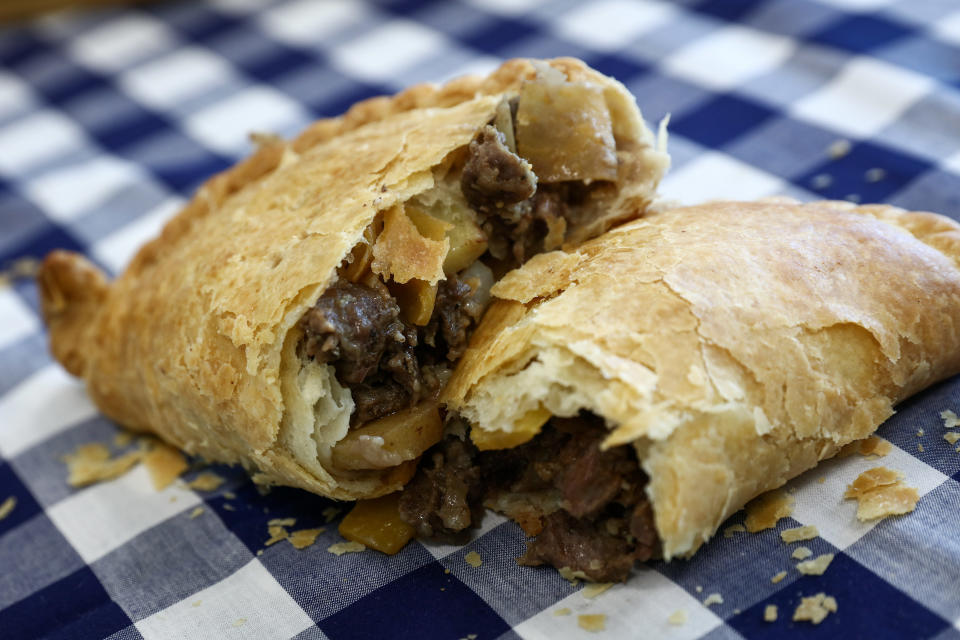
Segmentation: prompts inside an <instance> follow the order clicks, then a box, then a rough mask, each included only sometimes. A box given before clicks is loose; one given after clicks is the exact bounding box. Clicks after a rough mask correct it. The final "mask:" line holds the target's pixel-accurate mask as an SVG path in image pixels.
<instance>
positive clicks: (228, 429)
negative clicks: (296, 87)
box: [39, 59, 667, 498]
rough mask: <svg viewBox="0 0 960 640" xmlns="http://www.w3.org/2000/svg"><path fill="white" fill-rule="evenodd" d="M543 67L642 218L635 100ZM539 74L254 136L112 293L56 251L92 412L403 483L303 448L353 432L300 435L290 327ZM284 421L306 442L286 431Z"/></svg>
mask: <svg viewBox="0 0 960 640" xmlns="http://www.w3.org/2000/svg"><path fill="white" fill-rule="evenodd" d="M546 64H548V65H549V66H551V67H553V68H555V69H559V70H560V71H562V72H564V73H565V74H566V75H567V76H568V79H570V80H581V79H583V80H589V81H591V82H593V83H596V84H598V85H599V86H601V87H603V90H604V92H605V95H606V96H607V97H608V104H609V108H610V110H611V112H612V113H614V115H615V123H616V124H615V127H614V133H615V135H619V136H621V138H620V139H618V140H617V142H618V153H619V151H620V147H619V144H620V142H621V141H623V142H624V144H625V146H627V147H630V148H629V149H627V151H628V152H629V153H632V154H633V156H632V157H635V158H639V160H638V161H637V162H635V163H625V166H630V167H635V168H637V172H638V173H637V175H624V176H621V178H622V179H623V181H622V184H623V185H625V187H624V188H623V189H622V190H621V192H620V193H619V197H618V201H617V205H616V209H617V211H616V212H615V214H616V215H614V216H611V218H610V219H609V222H610V223H612V222H614V221H616V219H617V216H619V218H620V219H623V218H627V217H633V216H636V215H639V214H641V213H642V211H643V209H644V207H645V206H646V205H647V204H648V203H649V201H650V199H651V198H652V194H653V192H654V190H655V187H656V184H657V182H658V180H659V177H660V176H661V175H662V173H663V170H664V169H665V166H666V163H667V160H666V156H665V154H663V153H662V152H660V151H658V150H656V149H654V144H653V142H654V141H653V138H652V134H651V133H650V131H649V130H648V129H647V128H646V127H645V125H644V124H643V121H642V119H641V117H640V114H639V111H638V110H637V109H636V105H635V104H634V102H633V98H632V96H630V94H629V92H627V91H626V89H625V88H624V87H623V86H622V85H621V84H619V83H617V82H616V81H614V80H612V79H610V78H607V77H605V76H603V75H601V74H599V73H597V72H595V71H593V70H591V69H589V68H588V67H586V65H584V64H583V63H582V62H579V61H577V60H571V59H559V60H553V61H549V62H547V63H546ZM536 74H537V66H536V65H535V63H534V62H532V61H528V60H513V61H509V62H507V63H505V64H504V65H503V66H502V67H500V69H498V70H497V71H495V72H494V73H492V74H491V75H490V76H488V77H486V78H476V77H467V78H460V79H458V80H454V81H452V82H450V83H448V84H447V85H445V86H443V87H433V86H427V85H421V86H417V87H413V88H411V89H408V90H406V91H404V92H402V93H400V94H398V95H396V96H393V97H390V98H388V97H380V98H373V99H371V100H366V101H364V102H361V103H358V104H357V105H355V106H354V107H352V108H351V109H350V110H349V111H348V112H347V113H346V114H345V115H343V116H340V117H337V118H330V119H326V120H321V121H319V122H317V123H315V124H313V125H312V126H310V127H309V128H308V129H307V130H306V131H304V132H303V133H302V134H301V135H300V136H299V137H297V138H296V139H295V140H293V141H292V142H290V143H285V142H283V141H282V140H278V139H266V140H265V141H264V142H263V143H262V144H261V146H260V148H259V149H258V150H257V151H256V152H255V153H254V154H253V155H252V156H251V157H250V158H248V159H246V160H244V161H243V162H241V163H239V164H238V165H236V166H235V167H233V168H231V169H229V170H227V171H225V172H223V173H221V174H219V175H217V176H214V177H213V178H211V179H210V180H208V181H207V182H206V183H205V184H204V185H203V186H201V187H200V189H199V190H198V191H197V193H196V195H195V196H194V197H193V198H192V199H191V200H190V202H189V203H188V204H187V205H186V207H185V208H184V209H183V210H182V211H181V212H180V213H179V214H178V215H177V216H176V217H174V218H173V219H172V220H171V221H170V222H169V223H168V224H167V225H166V226H165V227H164V229H163V231H162V233H161V234H160V236H159V237H157V238H156V239H154V240H153V241H151V242H149V243H148V244H146V245H145V246H144V247H143V248H142V249H141V250H140V251H139V252H138V253H137V255H136V256H135V257H134V258H133V260H132V262H131V264H130V265H129V267H128V268H127V270H126V271H125V272H124V273H123V274H122V275H121V276H120V277H118V278H117V279H116V280H115V281H114V282H112V283H109V284H108V283H107V281H106V279H105V278H104V277H103V275H102V274H101V273H99V271H98V270H97V269H96V268H95V267H94V266H93V265H92V264H90V263H89V262H88V261H86V260H85V259H84V258H83V257H81V256H79V255H76V254H70V253H66V252H55V253H53V254H51V255H50V256H49V257H48V258H47V260H46V261H45V262H44V265H43V268H42V271H41V273H40V274H39V281H40V284H41V302H42V305H43V310H44V316H45V319H46V321H47V324H48V326H49V329H50V338H51V347H52V350H53V353H54V355H55V356H56V357H57V359H58V360H60V361H61V362H62V363H63V364H64V365H65V366H66V367H67V368H68V370H69V371H70V372H71V373H73V374H75V375H78V376H80V377H82V378H84V379H85V381H86V383H87V387H88V391H89V393H90V395H91V397H92V398H93V400H94V401H95V403H96V404H97V405H98V406H99V407H100V408H101V409H102V410H103V411H104V413H106V414H107V415H109V416H110V417H112V418H114V419H115V420H117V421H118V422H120V423H121V424H123V425H126V426H128V427H131V428H134V429H139V430H145V431H152V432H154V433H157V434H158V435H160V436H162V437H163V438H164V439H166V440H168V441H169V442H171V443H173V444H175V445H177V446H179V447H181V448H183V449H185V450H187V451H188V452H191V453H196V454H200V455H203V456H205V457H207V458H209V459H212V460H220V461H226V462H239V463H242V464H244V465H246V466H248V467H251V468H256V469H258V470H259V476H258V477H259V478H260V479H262V480H264V481H269V482H277V483H282V484H288V485H293V486H299V487H303V488H305V489H308V490H311V491H315V492H318V493H322V494H325V495H329V496H331V497H338V498H354V497H367V496H372V495H377V494H380V493H385V492H389V491H392V490H394V489H396V488H398V487H399V486H400V484H402V483H403V482H404V481H405V480H406V479H408V478H409V476H410V474H411V473H412V465H401V466H400V467H397V468H394V469H392V470H386V471H383V472H367V473H352V474H350V473H348V474H343V475H341V476H338V477H337V478H334V477H333V476H332V475H330V474H329V473H327V471H326V470H325V469H324V461H323V460H317V456H316V455H315V454H314V455H312V454H310V453H308V452H305V451H304V447H305V446H306V445H310V444H311V441H314V440H315V441H316V442H317V443H320V444H323V445H324V446H327V447H328V448H329V446H330V445H332V442H335V441H336V440H337V438H342V437H343V435H344V433H345V431H346V429H347V425H346V423H345V420H346V418H344V417H343V415H340V418H339V423H338V424H337V425H335V426H336V429H335V432H336V433H334V434H332V435H330V434H327V435H322V434H321V433H320V431H321V430H322V429H323V428H325V427H327V425H326V424H322V423H323V422H324V420H325V418H320V419H318V420H317V422H318V424H317V425H316V427H315V429H314V430H313V431H312V432H311V431H310V427H311V425H312V424H313V423H312V420H313V416H314V411H317V410H315V409H314V408H313V407H312V406H308V405H307V404H305V403H304V402H302V401H301V402H300V403H299V404H297V402H293V401H292V400H291V397H293V396H296V397H297V398H300V391H303V389H302V388H301V389H298V385H299V386H300V387H303V384H304V382H303V380H302V379H301V378H298V372H297V371H296V370H295V368H293V367H292V365H290V364H288V363H289V361H291V360H296V357H295V348H294V347H295V345H296V341H297V339H298V337H299V335H298V329H297V328H296V325H297V322H298V320H299V319H300V318H301V317H302V316H303V314H304V313H305V312H306V310H307V309H308V308H310V306H312V305H313V303H314V302H315V301H316V300H317V298H318V297H319V296H320V295H321V294H322V293H323V291H324V290H325V289H326V288H327V287H328V286H329V285H330V284H331V282H332V281H333V280H334V279H335V278H336V270H337V268H338V266H339V265H340V264H341V262H342V261H343V260H344V258H345V256H347V255H348V254H349V252H350V251H351V249H352V248H353V247H354V246H355V245H357V244H358V243H359V242H361V241H363V234H364V230H365V229H366V228H367V227H368V226H369V225H370V224H371V223H372V222H373V220H374V219H375V217H376V216H377V214H378V213H379V212H381V211H385V210H387V209H389V208H390V207H391V206H392V205H394V204H395V203H401V202H404V201H405V200H407V199H408V198H410V197H411V196H413V195H416V194H418V193H422V192H423V191H425V190H427V189H429V188H431V187H432V186H433V185H434V182H435V176H434V174H433V169H434V168H436V167H438V166H441V165H442V164H443V163H444V162H445V161H447V159H448V157H449V156H450V155H451V153H452V152H454V151H455V150H457V149H460V148H462V147H464V146H465V145H467V144H468V143H469V142H470V140H471V138H472V137H473V136H474V134H475V132H476V131H477V130H478V129H479V128H480V127H482V126H483V125H485V124H486V123H487V122H488V121H490V120H491V118H492V117H493V114H494V112H495V109H496V106H497V105H498V104H499V103H500V102H501V101H502V99H503V98H504V97H505V96H511V95H514V94H515V93H516V92H517V91H518V89H519V87H520V86H521V85H522V83H523V82H524V81H526V80H527V79H531V78H533V77H535V75H536ZM645 163H646V165H648V169H652V170H651V171H649V172H648V173H646V174H645V173H643V172H641V171H640V170H639V167H640V165H644V164H645ZM331 371H332V370H328V371H323V370H319V371H318V372H315V373H316V375H317V376H318V377H323V376H324V375H326V376H328V377H329V378H330V380H331V382H330V383H329V384H328V385H327V388H325V389H321V390H319V391H317V390H316V389H314V391H317V392H318V393H321V395H322V394H326V395H325V397H326V398H327V399H326V400H325V401H324V402H327V404H328V405H329V407H328V408H329V409H330V411H331V412H333V413H337V412H338V411H339V414H343V413H344V411H345V412H346V413H345V415H346V416H347V417H349V413H350V410H349V408H347V409H344V403H345V402H347V401H348V400H349V399H348V398H346V399H345V398H344V390H343V389H341V388H340V387H339V385H337V384H336V381H335V380H333V374H332V372H331ZM350 408H352V404H351V405H350ZM318 415H319V414H318ZM291 424H296V425H299V426H298V427H297V429H301V427H303V426H304V425H306V426H307V430H305V431H304V430H302V429H301V430H300V431H298V432H297V433H296V434H292V433H291V431H292V427H290V425H291ZM311 455H312V458H313V459H310V458H311Z"/></svg>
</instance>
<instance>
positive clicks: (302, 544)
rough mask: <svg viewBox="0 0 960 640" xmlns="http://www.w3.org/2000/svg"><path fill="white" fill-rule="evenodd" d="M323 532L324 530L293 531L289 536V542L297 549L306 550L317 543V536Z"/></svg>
mask: <svg viewBox="0 0 960 640" xmlns="http://www.w3.org/2000/svg"><path fill="white" fill-rule="evenodd" d="M323 531H324V529H323V528H318V529H300V530H298V531H291V532H290V534H289V535H288V536H287V540H289V541H290V544H292V545H293V546H294V548H295V549H306V548H307V547H309V546H310V545H312V544H313V543H314V542H316V541H317V536H319V535H320V534H321V533H323Z"/></svg>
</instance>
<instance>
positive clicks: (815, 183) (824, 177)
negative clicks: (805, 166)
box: [810, 173, 833, 190]
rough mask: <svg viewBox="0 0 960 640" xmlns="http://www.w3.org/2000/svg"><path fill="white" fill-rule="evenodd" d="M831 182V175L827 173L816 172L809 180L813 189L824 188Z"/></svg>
mask: <svg viewBox="0 0 960 640" xmlns="http://www.w3.org/2000/svg"><path fill="white" fill-rule="evenodd" d="M831 184H833V176H831V175H830V174H828V173H818V174H817V175H815V176H813V178H811V180H810V186H811V187H813V188H814V189H818V190H819V189H826V188H827V187H829V186H830V185H831Z"/></svg>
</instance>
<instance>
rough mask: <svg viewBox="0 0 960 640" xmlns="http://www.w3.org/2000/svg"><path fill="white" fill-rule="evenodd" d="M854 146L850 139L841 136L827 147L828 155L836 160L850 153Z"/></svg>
mask: <svg viewBox="0 0 960 640" xmlns="http://www.w3.org/2000/svg"><path fill="white" fill-rule="evenodd" d="M852 147H853V145H852V144H850V141H849V140H847V139H846V138H840V139H838V140H834V141H833V142H831V143H830V146H829V147H827V155H828V156H830V157H831V158H833V159H834V160H838V159H840V158H842V157H843V156H845V155H847V154H848V153H850V149H851V148H852Z"/></svg>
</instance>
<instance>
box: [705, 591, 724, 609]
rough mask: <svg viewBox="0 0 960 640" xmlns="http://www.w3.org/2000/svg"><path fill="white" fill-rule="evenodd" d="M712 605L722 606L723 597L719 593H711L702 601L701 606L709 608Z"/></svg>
mask: <svg viewBox="0 0 960 640" xmlns="http://www.w3.org/2000/svg"><path fill="white" fill-rule="evenodd" d="M712 604H723V596H722V595H720V594H719V593H711V594H710V595H708V596H707V597H706V598H704V599H703V606H705V607H709V606H710V605H712Z"/></svg>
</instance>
